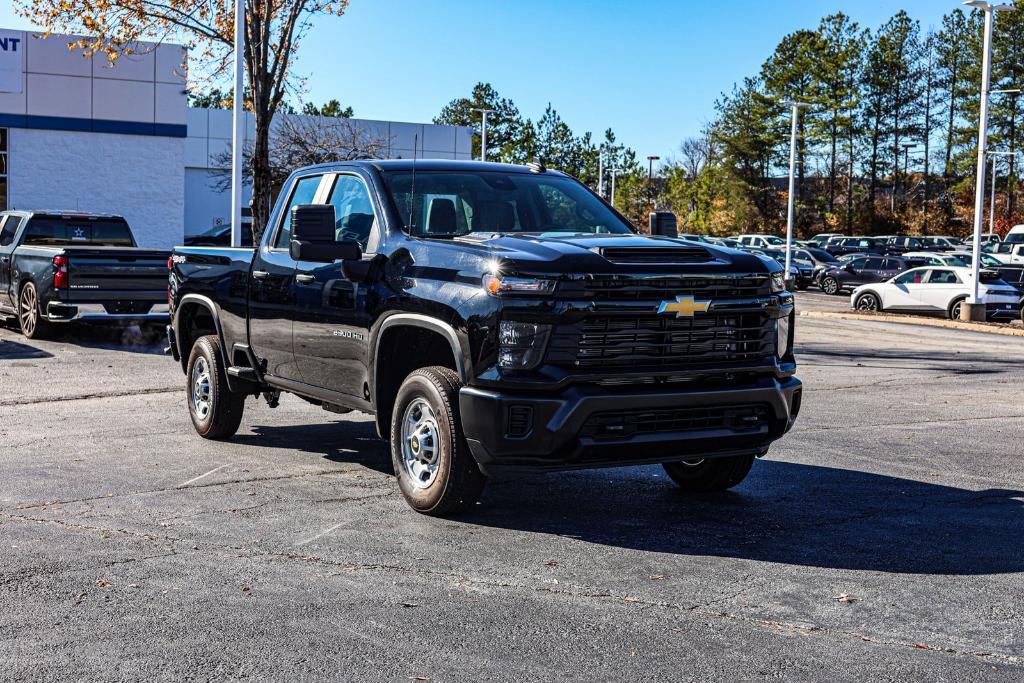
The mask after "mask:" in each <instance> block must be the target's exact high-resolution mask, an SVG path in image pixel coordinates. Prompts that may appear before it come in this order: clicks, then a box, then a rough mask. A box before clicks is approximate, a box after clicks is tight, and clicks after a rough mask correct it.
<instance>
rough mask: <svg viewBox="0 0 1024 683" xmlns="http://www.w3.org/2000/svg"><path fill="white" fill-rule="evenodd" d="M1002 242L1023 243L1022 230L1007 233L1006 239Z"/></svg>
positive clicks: (1023, 233)
mask: <svg viewBox="0 0 1024 683" xmlns="http://www.w3.org/2000/svg"><path fill="white" fill-rule="evenodd" d="M1003 244H1024V232H1015V233H1013V234H1011V235H1007V236H1006V239H1005V240H1003Z"/></svg>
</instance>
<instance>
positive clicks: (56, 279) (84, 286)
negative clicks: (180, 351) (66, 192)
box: [0, 211, 171, 339]
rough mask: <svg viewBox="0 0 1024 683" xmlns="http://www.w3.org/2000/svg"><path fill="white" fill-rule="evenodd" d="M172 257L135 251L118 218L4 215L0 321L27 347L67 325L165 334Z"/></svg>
mask: <svg viewBox="0 0 1024 683" xmlns="http://www.w3.org/2000/svg"><path fill="white" fill-rule="evenodd" d="M170 255H171V253H170V252H169V251H161V250H154V249H139V248H137V247H136V245H135V238H134V237H133V236H132V233H131V230H130V229H129V228H128V223H127V222H125V220H124V219H123V218H121V217H120V216H110V215H96V214H81V213H67V212H63V213H62V212H53V211H4V212H0V315H8V316H16V317H17V318H18V322H19V323H20V325H21V331H22V333H23V334H24V335H25V336H26V337H28V338H30V339H31V338H36V337H41V336H43V335H45V334H46V332H47V331H48V330H49V329H50V328H51V326H52V325H54V324H58V323H68V322H88V323H107V324H117V325H130V324H133V323H135V324H139V325H141V326H143V327H144V328H151V329H156V330H160V331H162V330H163V329H164V328H165V327H166V325H167V322H168V321H169V319H170V317H169V315H168V305H167V262H168V258H169V257H170Z"/></svg>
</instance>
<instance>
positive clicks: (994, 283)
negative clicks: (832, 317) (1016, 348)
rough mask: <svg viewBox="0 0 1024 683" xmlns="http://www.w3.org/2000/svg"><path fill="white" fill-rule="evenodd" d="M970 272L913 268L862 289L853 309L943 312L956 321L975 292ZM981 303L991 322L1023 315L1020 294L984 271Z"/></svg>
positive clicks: (857, 292)
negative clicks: (965, 302) (969, 297)
mask: <svg viewBox="0 0 1024 683" xmlns="http://www.w3.org/2000/svg"><path fill="white" fill-rule="evenodd" d="M972 278H973V273H972V271H971V269H970V268H961V267H933V266H925V267H922V268H911V269H910V270H907V271H905V272H903V273H900V274H899V275H897V276H896V277H894V278H892V279H890V280H887V281H885V282H879V283H872V284H867V285H861V286H860V287H857V288H856V289H854V290H853V294H851V295H850V306H851V307H852V308H855V309H857V310H861V311H883V310H884V311H928V312H944V313H945V314H946V315H947V316H949V317H950V318H951V319H953V320H957V319H959V318H960V308H961V305H962V304H963V303H964V301H966V300H967V297H968V296H970V295H971V293H972V292H973V289H974V285H973V283H974V280H973V279H972ZM978 296H979V301H980V302H981V303H983V304H985V308H986V317H987V319H988V320H1013V319H1015V318H1018V317H1020V315H1021V303H1022V301H1021V298H1022V293H1021V292H1020V290H1018V289H1015V288H1014V287H1011V286H1010V285H1008V284H1007V283H1006V282H1004V281H1003V280H1001V279H1000V278H999V273H996V272H994V271H991V270H983V271H981V282H980V286H979V288H978Z"/></svg>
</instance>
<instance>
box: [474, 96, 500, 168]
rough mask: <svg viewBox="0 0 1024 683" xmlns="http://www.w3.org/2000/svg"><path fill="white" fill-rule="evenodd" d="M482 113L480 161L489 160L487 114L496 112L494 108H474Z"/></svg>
mask: <svg viewBox="0 0 1024 683" xmlns="http://www.w3.org/2000/svg"><path fill="white" fill-rule="evenodd" d="M473 111H475V112H479V113H480V161H487V115H488V114H494V113H496V112H495V111H494V110H493V109H474V110H473Z"/></svg>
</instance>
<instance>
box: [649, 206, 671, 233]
mask: <svg viewBox="0 0 1024 683" xmlns="http://www.w3.org/2000/svg"><path fill="white" fill-rule="evenodd" d="M647 222H648V225H649V226H650V229H651V234H652V235H659V236H661V237H679V228H678V226H677V223H676V215H675V214H674V213H672V212H671V211H652V212H651V213H650V215H649V216H648V217H647Z"/></svg>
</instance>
